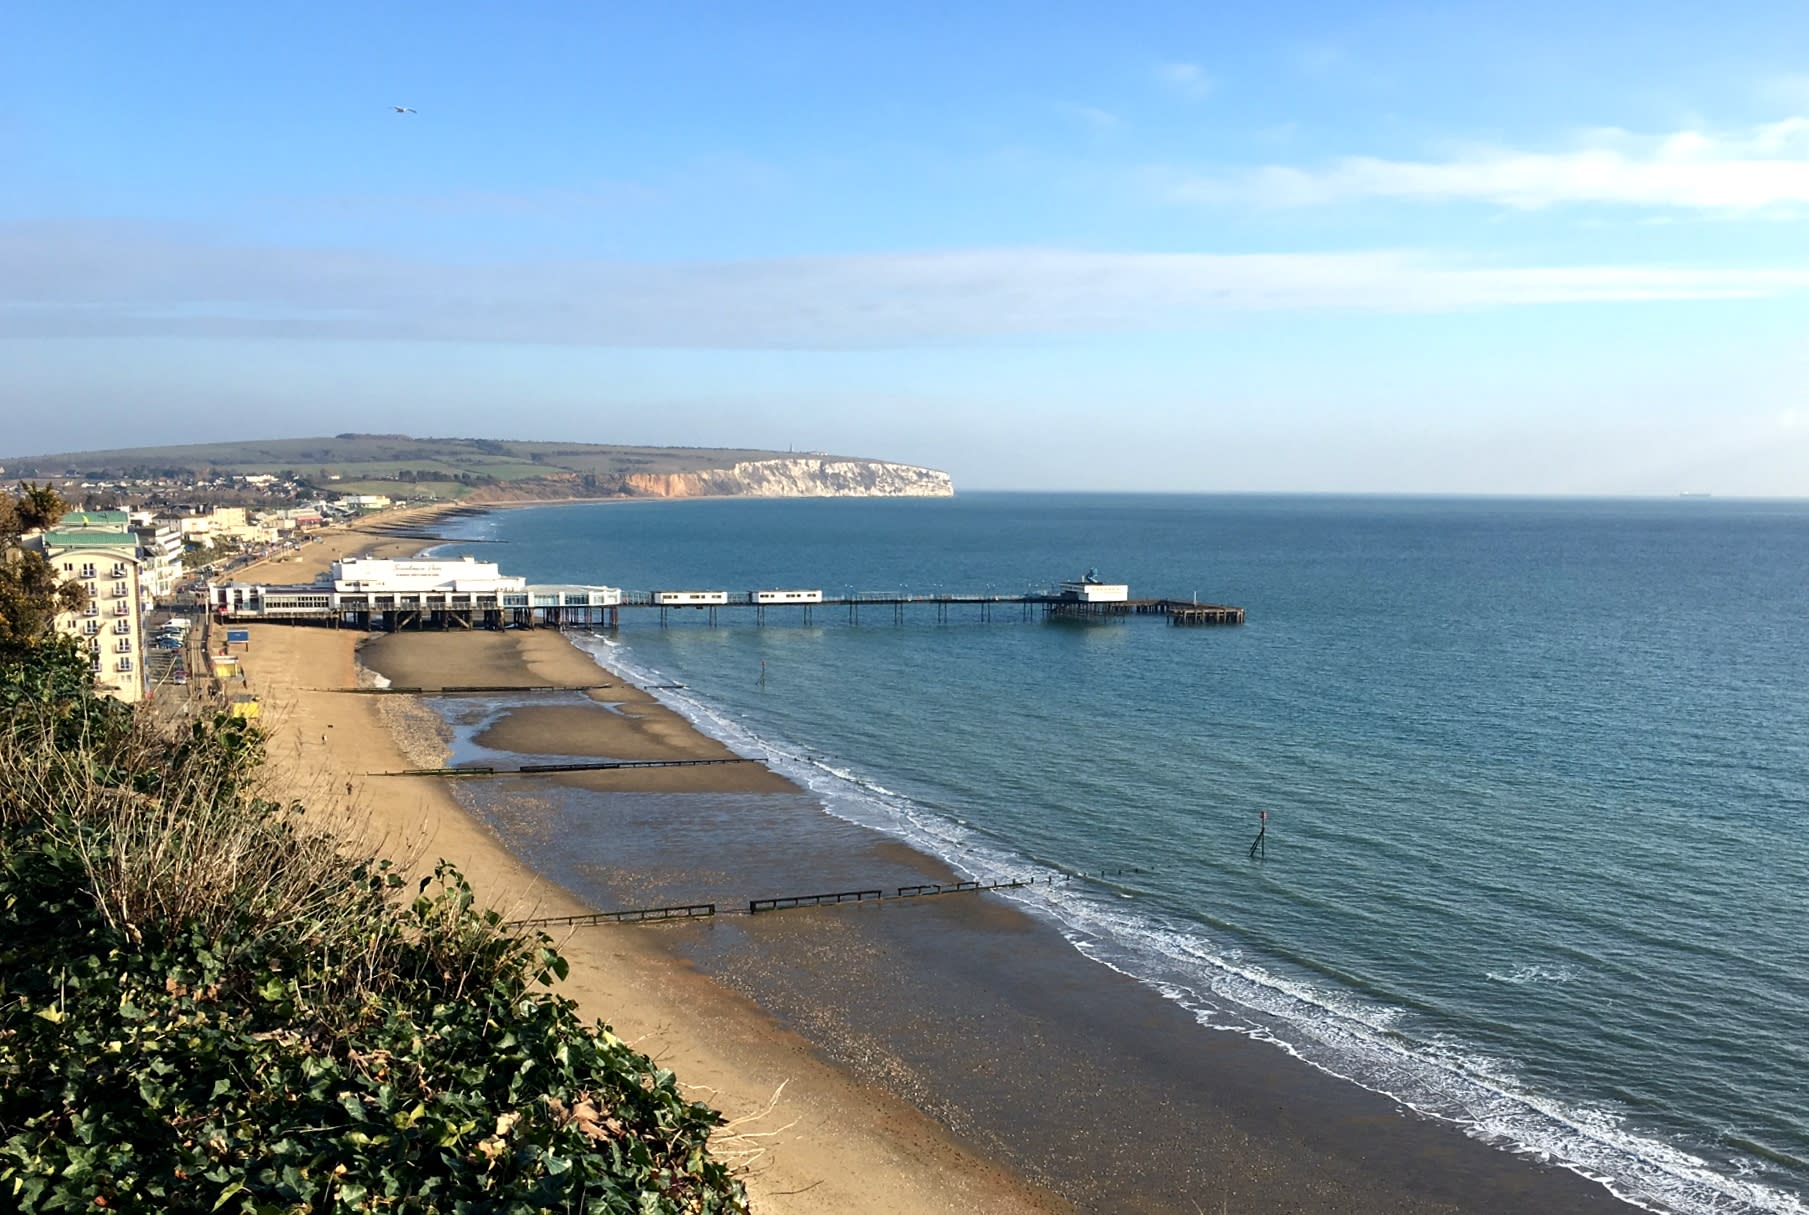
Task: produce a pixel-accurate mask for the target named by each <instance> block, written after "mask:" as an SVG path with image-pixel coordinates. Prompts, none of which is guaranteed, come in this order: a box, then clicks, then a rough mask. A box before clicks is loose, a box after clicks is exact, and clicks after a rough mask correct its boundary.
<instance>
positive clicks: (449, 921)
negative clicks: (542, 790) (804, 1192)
mask: <svg viewBox="0 0 1809 1215" xmlns="http://www.w3.org/2000/svg"><path fill="white" fill-rule="evenodd" d="M71 663H73V664H74V666H71ZM80 663H81V660H80V656H79V655H75V654H73V652H71V653H62V652H60V651H59V650H58V649H57V648H56V647H46V648H44V650H42V651H41V652H40V653H38V654H37V655H35V656H33V657H32V658H31V659H30V660H28V661H27V662H26V663H25V664H23V665H18V664H15V666H14V667H13V668H0V707H5V708H6V717H5V720H4V721H0V1207H7V1208H14V1209H18V1210H20V1211H23V1212H51V1211H75V1210H83V1211H92V1210H94V1209H96V1208H101V1209H123V1210H143V1211H243V1212H260V1213H262V1212H328V1211H375V1210H385V1211H407V1212H423V1213H427V1212H459V1213H466V1212H469V1213H473V1215H476V1213H489V1212H495V1213H499V1215H500V1213H503V1212H530V1211H548V1210H553V1211H573V1212H612V1213H613V1212H623V1213H628V1212H633V1213H635V1215H646V1213H651V1212H718V1211H720V1212H739V1211H744V1210H745V1209H746V1199H745V1195H744V1193H743V1191H742V1189H741V1186H740V1184H739V1183H738V1182H737V1181H735V1180H734V1178H733V1177H732V1176H731V1175H730V1173H729V1170H728V1169H727V1168H726V1166H724V1165H723V1164H722V1163H721V1162H720V1161H717V1160H716V1159H714V1158H713V1157H711V1155H710V1154H709V1151H708V1140H709V1135H710V1132H711V1130H712V1128H714V1127H715V1126H717V1125H719V1124H720V1121H721V1119H720V1116H719V1115H717V1114H716V1113H715V1112H714V1111H712V1110H710V1109H709V1108H708V1107H706V1106H703V1105H699V1104H696V1103H693V1102H690V1101H688V1100H686V1099H685V1098H684V1097H683V1095H682V1094H681V1092H680V1091H679V1088H678V1085H677V1083H676V1082H675V1080H674V1078H673V1076H672V1074H671V1073H670V1072H668V1071H665V1070H663V1069H660V1068H658V1067H656V1066H655V1065H654V1064H653V1063H652V1062H651V1061H649V1060H648V1059H647V1058H646V1057H645V1056H643V1055H641V1054H639V1053H637V1052H635V1051H633V1050H632V1049H630V1048H629V1047H627V1046H626V1045H625V1044H623V1043H622V1042H621V1041H620V1040H619V1039H617V1038H616V1037H615V1036H614V1035H613V1034H611V1033H610V1032H609V1030H608V1029H607V1027H605V1026H602V1025H600V1024H594V1025H586V1024H585V1023H584V1022H583V1021H582V1020H581V1019H580V1018H579V1017H578V1015H577V1012H576V1009H575V1006H574V1005H573V1004H572V1003H571V1002H570V1001H569V1000H566V999H564V998H562V997H559V996H557V995H556V994H553V993H551V992H549V991H547V990H546V987H547V986H548V985H550V984H551V983H552V982H554V981H555V980H556V979H558V978H563V977H564V975H565V972H566V963H565V961H564V960H563V959H562V958H561V957H560V956H559V955H558V953H557V952H555V951H554V950H553V949H552V948H551V945H550V942H549V941H548V940H547V939H546V938H545V937H543V936H539V935H535V936H532V937H522V936H519V935H515V934H511V933H510V932H508V931H507V930H506V929H505V928H504V926H503V925H502V923H501V922H500V920H499V918H498V917H497V915H496V914H495V913H494V912H487V911H481V910H479V909H478V908H477V907H476V906H475V904H474V901H473V896H472V892H471V889H470V887H469V885H467V883H466V882H465V880H464V879H463V878H462V877H461V876H460V875H459V874H458V873H457V872H456V871H455V870H453V869H451V868H450V867H448V866H446V865H445V864H443V863H442V864H441V865H440V866H439V867H438V868H436V869H435V871H434V872H433V874H432V875H430V876H429V877H426V878H423V879H421V880H420V881H419V883H418V884H408V885H405V884H404V882H403V880H402V879H401V877H400V876H399V875H398V874H397V873H395V872H394V871H393V870H392V869H391V867H390V866H389V865H388V864H387V863H384V862H379V861H372V860H359V859H357V858H355V857H348V856H347V855H346V854H345V851H344V849H343V847H342V846H341V844H340V843H339V842H338V841H336V840H334V839H333V838H332V837H331V836H330V835H328V834H327V833H325V832H323V831H320V830H317V829H311V828H310V827H309V824H308V822H307V819H306V817H305V815H303V814H302V812H301V808H300V807H299V806H293V805H289V806H284V805H279V804H277V803H274V802H271V801H268V800H263V799H260V798H258V797H256V796H254V795H253V794H252V793H250V792H249V791H248V790H249V789H250V788H251V785H252V781H251V779H250V778H251V776H252V774H253V773H255V771H256V769H257V766H258V764H259V762H260V761H261V755H262V747H261V736H260V735H259V734H258V732H257V730H256V728H255V727H254V726H251V725H250V724H249V723H245V722H241V721H236V720H234V719H230V718H225V717H221V718H216V719H212V720H207V721H199V722H191V723H187V725H186V726H185V728H184V729H183V730H182V731H181V732H180V733H178V734H176V735H173V736H172V735H170V734H168V733H167V732H165V731H163V730H160V729H159V728H158V727H156V726H154V725H153V724H152V723H151V722H150V721H149V719H148V718H147V717H146V716H144V715H137V714H133V713H132V712H131V711H130V710H126V709H123V708H121V707H119V706H115V705H112V702H106V701H100V700H98V699H97V698H95V697H94V696H93V695H92V693H91V692H89V691H88V690H87V689H86V688H85V686H83V685H82V683H81V681H80V680H79V679H77V680H76V682H75V685H74V686H72V685H71V682H70V681H71V679H72V678H73V677H74V676H75V675H76V674H77V673H78V672H79V673H80V674H84V675H85V671H83V670H80Z"/></svg>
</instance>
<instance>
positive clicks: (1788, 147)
mask: <svg viewBox="0 0 1809 1215" xmlns="http://www.w3.org/2000/svg"><path fill="white" fill-rule="evenodd" d="M1169 193H1170V194H1171V196H1172V197H1174V198H1177V199H1180V200H1185V201H1194V202H1213V203H1225V202H1234V203H1253V204H1260V205H1266V206H1284V207H1310V206H1322V205H1328V204H1332V203H1340V202H1348V201H1354V200H1362V199H1389V200H1397V201H1409V202H1424V203H1434V202H1478V203H1487V204H1493V205H1496V206H1501V207H1509V208H1515V209H1520V210H1533V209H1540V208H1547V207H1556V206H1561V205H1565V204H1597V205H1609V206H1630V207H1662V208H1675V209H1683V210H1697V211H1722V212H1752V211H1759V210H1762V209H1764V208H1768V207H1775V206H1780V205H1789V204H1798V203H1806V202H1809V118H1788V119H1785V120H1783V121H1781V122H1774V123H1769V124H1765V125H1762V126H1757V127H1751V128H1748V129H1745V130H1740V131H1697V130H1689V131H1677V132H1673V133H1671V134H1667V135H1639V134H1634V133H1631V132H1627V131H1621V130H1602V131H1591V132H1586V133H1584V134H1582V135H1580V136H1579V137H1578V138H1577V139H1576V140H1575V141H1574V143H1573V146H1571V147H1569V148H1567V149H1564V150H1561V151H1528V150H1523V149H1515V148H1499V147H1482V148H1475V149H1470V150H1467V151H1465V152H1462V153H1460V154H1458V155H1456V156H1453V157H1451V158H1448V159H1445V160H1422V161H1414V160H1383V159H1378V158H1375V157H1368V156H1353V157H1346V158H1344V159H1342V160H1338V161H1335V162H1333V163H1332V164H1330V165H1328V166H1325V167H1322V168H1305V169H1303V168H1295V167H1290V166H1282V165H1268V166H1265V167H1263V168H1259V169H1255V170H1248V171H1243V172H1238V173H1230V174H1216V175H1207V176H1189V177H1183V178H1181V179H1180V180H1178V181H1173V182H1171V183H1170V186H1169Z"/></svg>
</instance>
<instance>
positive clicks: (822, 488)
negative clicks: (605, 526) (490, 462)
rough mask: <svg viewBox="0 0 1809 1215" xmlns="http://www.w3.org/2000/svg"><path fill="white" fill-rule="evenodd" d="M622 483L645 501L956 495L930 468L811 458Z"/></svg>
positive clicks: (642, 476)
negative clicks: (711, 497)
mask: <svg viewBox="0 0 1809 1215" xmlns="http://www.w3.org/2000/svg"><path fill="white" fill-rule="evenodd" d="M622 480H623V486H622V492H623V493H625V494H632V495H634V496H637V497H646V498H700V497H708V496H717V495H733V496H737V497H743V498H946V497H948V496H949V495H951V494H953V493H954V492H955V485H954V482H953V481H950V480H949V476H948V474H947V473H945V472H938V471H937V470H935V469H933V468H917V467H915V466H913V465H910V464H885V463H881V462H879V461H877V460H826V459H816V458H810V457H802V458H796V459H784V460H751V461H748V462H747V463H743V464H736V465H734V466H732V467H730V468H706V469H700V470H699V471H697V472H685V473H629V474H627V475H626V476H624V477H623V478H622Z"/></svg>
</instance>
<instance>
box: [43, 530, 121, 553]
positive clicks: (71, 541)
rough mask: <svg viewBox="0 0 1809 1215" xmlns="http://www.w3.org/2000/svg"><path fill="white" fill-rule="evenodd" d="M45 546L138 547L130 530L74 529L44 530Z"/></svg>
mask: <svg viewBox="0 0 1809 1215" xmlns="http://www.w3.org/2000/svg"><path fill="white" fill-rule="evenodd" d="M44 545H45V547H46V548H127V549H133V550H136V549H137V548H138V537H137V536H136V535H135V534H134V533H132V532H108V531H75V532H45V533H44Z"/></svg>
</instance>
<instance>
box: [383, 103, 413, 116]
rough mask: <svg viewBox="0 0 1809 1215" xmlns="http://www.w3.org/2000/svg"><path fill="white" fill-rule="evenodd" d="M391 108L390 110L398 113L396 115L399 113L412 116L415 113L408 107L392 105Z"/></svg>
mask: <svg viewBox="0 0 1809 1215" xmlns="http://www.w3.org/2000/svg"><path fill="white" fill-rule="evenodd" d="M389 108H390V109H392V110H394V111H395V112H396V113H398V114H412V113H414V111H413V110H411V109H409V108H408V107H407V106H405V105H392V106H391V107H389Z"/></svg>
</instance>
